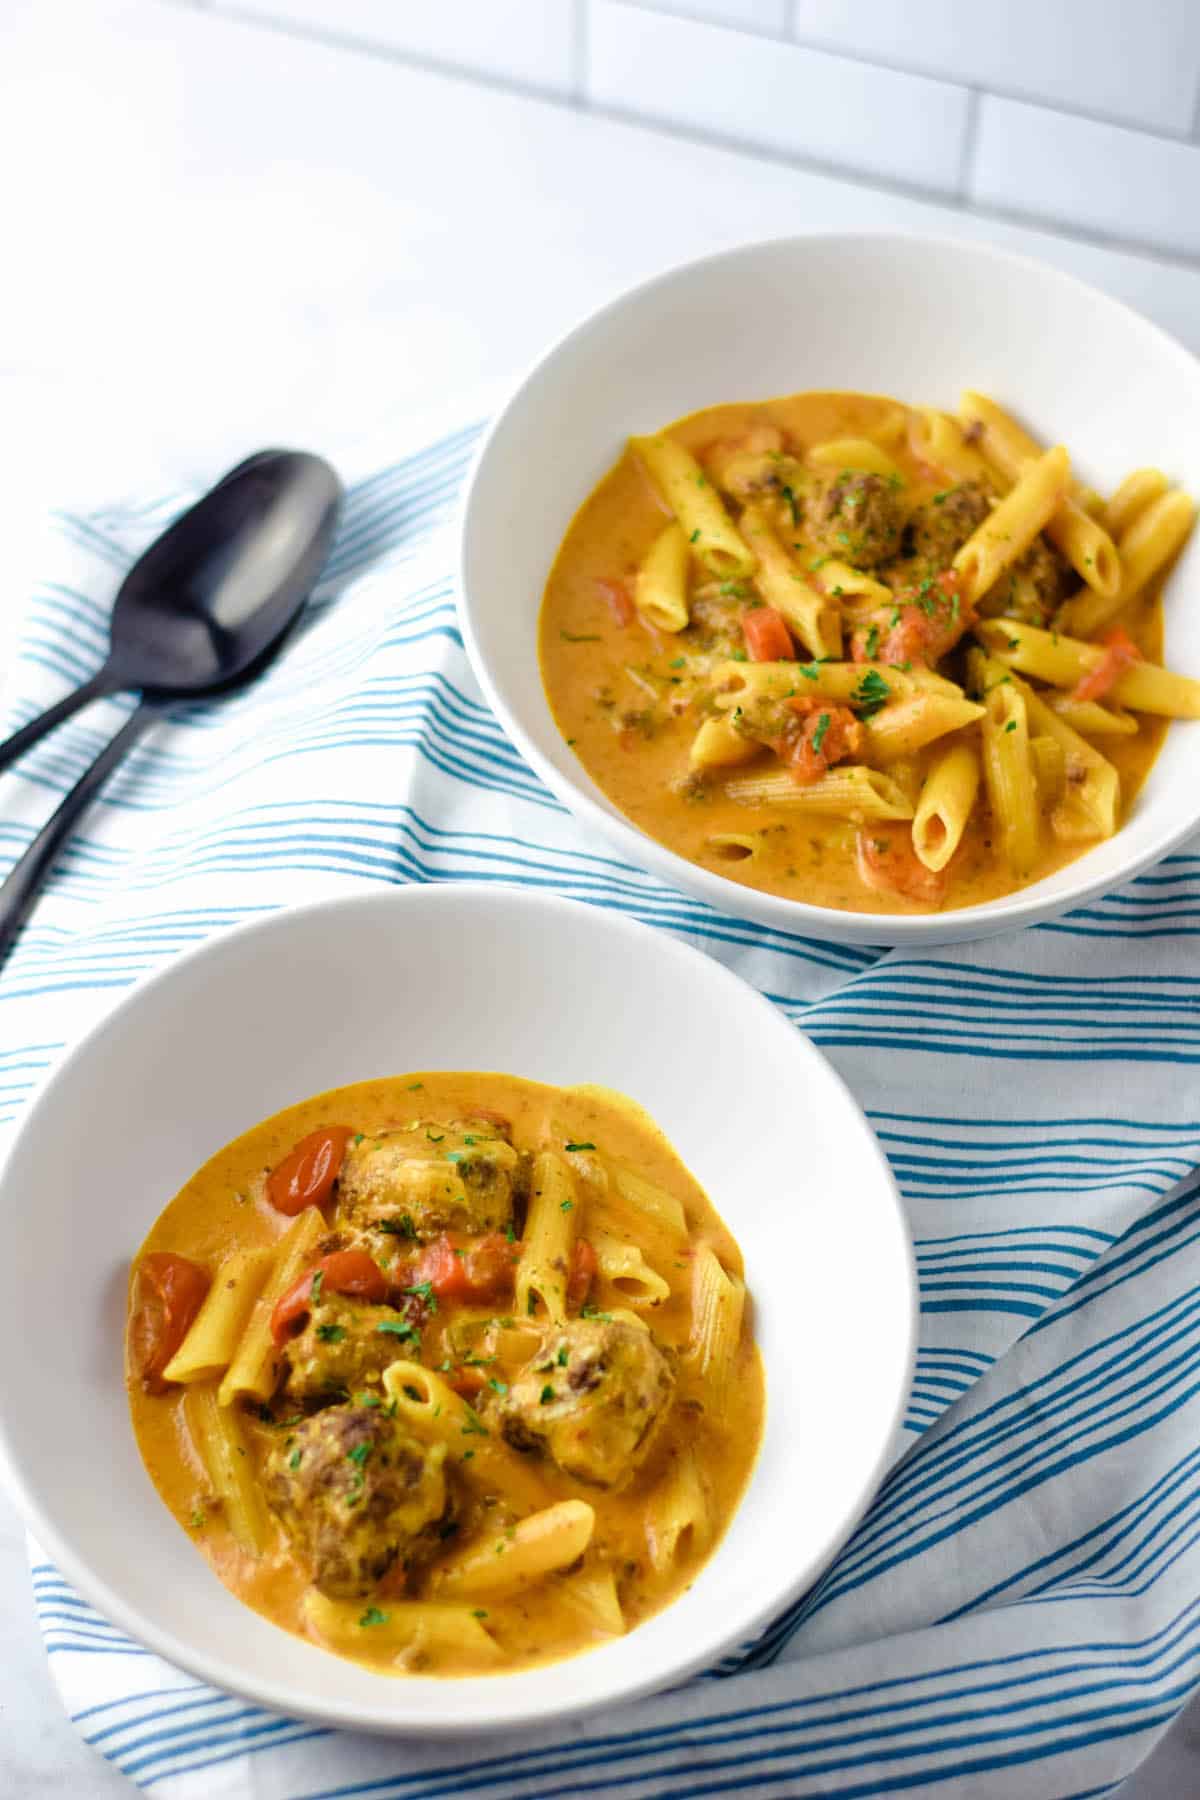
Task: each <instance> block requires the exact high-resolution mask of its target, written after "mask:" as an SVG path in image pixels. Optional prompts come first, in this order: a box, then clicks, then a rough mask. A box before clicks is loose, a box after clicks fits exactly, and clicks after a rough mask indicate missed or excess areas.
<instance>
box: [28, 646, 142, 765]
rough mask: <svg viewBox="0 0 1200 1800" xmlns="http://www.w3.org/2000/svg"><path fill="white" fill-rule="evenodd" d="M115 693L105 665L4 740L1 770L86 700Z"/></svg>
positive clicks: (75, 710) (86, 701) (29, 748)
mask: <svg viewBox="0 0 1200 1800" xmlns="http://www.w3.org/2000/svg"><path fill="white" fill-rule="evenodd" d="M116 692H117V689H116V687H115V686H114V685H113V680H112V677H111V675H110V674H109V672H108V665H107V664H105V666H104V668H102V669H98V670H97V671H96V673H95V674H94V675H93V676H92V678H91V680H90V681H85V682H84V684H83V686H82V687H78V688H76V689H75V692H74V693H73V694H67V695H66V696H65V697H64V698H63V699H61V700H56V701H55V703H54V705H53V706H48V707H47V708H46V711H45V712H44V713H39V714H38V716H37V718H36V719H30V721H29V723H28V725H22V727H21V729H20V731H14V732H13V734H12V736H11V737H10V738H6V739H5V741H4V743H2V744H0V769H7V767H8V765H9V764H10V763H14V762H16V760H17V758H18V756H24V754H25V752H26V751H27V750H31V749H32V748H33V746H34V745H35V744H36V743H37V741H38V739H39V738H43V737H45V735H46V733H47V732H48V731H53V730H54V727H55V726H56V725H61V724H62V722H63V720H64V719H69V718H70V717H71V714H72V713H76V712H78V711H79V709H80V707H81V706H86V705H87V703H88V701H89V700H99V699H100V697H101V695H103V694H115V693H116Z"/></svg>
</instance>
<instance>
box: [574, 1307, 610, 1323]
mask: <svg viewBox="0 0 1200 1800" xmlns="http://www.w3.org/2000/svg"><path fill="white" fill-rule="evenodd" d="M579 1316H580V1318H581V1319H601V1320H603V1322H604V1323H605V1324H606V1325H608V1324H611V1323H612V1314H611V1313H606V1312H597V1310H596V1308H595V1307H594V1306H581V1307H580V1309H579Z"/></svg>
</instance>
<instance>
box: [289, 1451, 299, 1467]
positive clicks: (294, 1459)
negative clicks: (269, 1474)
mask: <svg viewBox="0 0 1200 1800" xmlns="http://www.w3.org/2000/svg"><path fill="white" fill-rule="evenodd" d="M301 1454H302V1452H301V1451H299V1450H293V1451H292V1454H291V1455H290V1456H289V1457H288V1468H289V1469H298V1468H299V1467H300V1457H301Z"/></svg>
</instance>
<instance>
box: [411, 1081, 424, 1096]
mask: <svg viewBox="0 0 1200 1800" xmlns="http://www.w3.org/2000/svg"><path fill="white" fill-rule="evenodd" d="M424 1086H425V1083H424V1082H423V1081H410V1082H409V1084H408V1091H409V1093H410V1094H415V1093H418V1092H419V1091H420V1089H421V1088H423V1087H424Z"/></svg>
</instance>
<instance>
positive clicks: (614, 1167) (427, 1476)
mask: <svg viewBox="0 0 1200 1800" xmlns="http://www.w3.org/2000/svg"><path fill="white" fill-rule="evenodd" d="M126 1356H127V1380H128V1391H129V1402H130V1408H131V1413H132V1419H133V1427H134V1431H135V1433H136V1437H137V1442H138V1446H139V1449H140V1451H141V1454H142V1457H143V1460H144V1462H145V1465H146V1468H147V1469H148V1471H149V1473H150V1475H151V1477H152V1479H153V1481H154V1483H155V1486H156V1487H157V1489H158V1492H159V1493H160V1495H161V1496H162V1498H163V1500H164V1501H165V1502H166V1504H167V1506H168V1507H169V1508H170V1510H171V1512H172V1513H173V1514H174V1516H175V1518H176V1519H177V1520H178V1522H179V1524H180V1525H181V1526H182V1527H183V1529H184V1530H185V1531H186V1532H187V1533H188V1534H189V1536H190V1537H191V1538H192V1540H193V1542H194V1543H195V1545H196V1546H197V1548H198V1549H199V1550H200V1551H201V1552H202V1554H203V1555H204V1556H205V1557H206V1558H207V1559H208V1561H209V1563H210V1564H211V1566H212V1568H213V1569H214V1571H215V1572H216V1574H217V1575H218V1576H219V1577H220V1579H221V1580H222V1581H223V1582H224V1583H225V1585H226V1586H227V1587H228V1588H230V1589H231V1590H232V1592H233V1593H235V1594H236V1595H237V1596H238V1597H239V1599H241V1600H243V1601H245V1602H246V1604H247V1605H249V1606H252V1607H253V1608H255V1610H256V1611H258V1612H260V1613H262V1614H264V1615H265V1616H266V1617H267V1618H269V1619H271V1620H272V1621H273V1622H274V1623H275V1624H277V1625H280V1626H282V1627H283V1628H284V1629H285V1630H288V1631H293V1632H297V1633H300V1634H302V1635H305V1636H308V1637H309V1638H312V1639H314V1640H315V1641H316V1642H318V1643H320V1644H322V1645H323V1646H325V1647H327V1648H329V1649H331V1650H334V1651H336V1652H338V1653H340V1654H342V1655H345V1656H349V1657H352V1658H354V1659H355V1660H358V1661H361V1662H364V1663H368V1664H370V1665H371V1666H372V1667H374V1668H376V1669H379V1670H383V1671H387V1672H392V1673H405V1672H422V1673H429V1674H438V1675H466V1674H485V1673H505V1672H508V1671H512V1670H516V1669H521V1668H526V1667H529V1666H530V1665H533V1664H537V1663H541V1662H546V1661H549V1660H552V1659H557V1658H560V1657H564V1656H568V1655H572V1654H574V1653H576V1652H578V1651H580V1650H584V1649H587V1648H589V1647H591V1646H594V1645H598V1644H601V1643H604V1642H606V1641H609V1640H611V1639H612V1638H614V1637H617V1636H619V1635H620V1634H622V1633H623V1632H626V1631H628V1630H630V1629H632V1628H633V1627H634V1626H636V1625H637V1624H639V1623H640V1622H641V1620H643V1619H645V1618H646V1617H648V1616H649V1615H650V1614H651V1613H654V1612H656V1611H658V1610H659V1609H660V1608H661V1607H663V1606H665V1605H666V1604H668V1603H669V1602H670V1601H671V1600H673V1599H674V1598H676V1597H677V1596H678V1595H679V1594H680V1593H681V1592H682V1591H683V1590H684V1589H685V1588H686V1587H687V1586H688V1585H689V1584H690V1583H691V1582H692V1581H693V1580H694V1578H695V1576H696V1573H697V1571H698V1570H699V1569H700V1567H701V1565H702V1564H703V1563H704V1562H705V1560H706V1559H707V1558H708V1557H709V1556H710V1555H711V1554H712V1551H713V1550H714V1548H715V1546H716V1544H717V1542H718V1540H719V1539H720V1537H721V1534H722V1532H723V1531H724V1530H725V1528H726V1526H727V1525H728V1523H729V1521H730V1518H731V1517H732V1515H733V1513H734V1511H735V1510H736V1508H737V1505H738V1502H739V1500H740V1498H741V1495H742V1493H743V1491H744V1489H745V1486H746V1483H747V1481H748V1479H749V1475H750V1470H751V1468H752V1465H753V1463H754V1459H755V1456H756V1454H757V1451H758V1447H759V1442H760V1439H761V1434H762V1421H763V1406H764V1390H763V1376H762V1368H761V1363H760V1359H759V1356H758V1352H757V1350H756V1348H755V1346H754V1342H753V1338H752V1334H751V1329H750V1317H749V1306H748V1303H747V1299H746V1291H745V1288H744V1285H743V1282H742V1260H741V1256H740V1254H739V1251H738V1247H737V1245H736V1243H735V1242H734V1240H733V1238H732V1237H731V1236H730V1234H729V1232H728V1231H727V1230H726V1228H725V1227H724V1225H723V1224H722V1222H721V1220H720V1219H719V1218H718V1216H717V1214H716V1212H715V1211H714V1209H713V1207H712V1205H711V1204H710V1202H709V1201H708V1199H707V1198H706V1197H705V1195H704V1193H703V1192H702V1191H701V1189H700V1188H699V1187H698V1186H697V1184H696V1182H695V1181H694V1180H693V1179H692V1177H691V1176H690V1175H689V1174H688V1172H687V1170H686V1169H685V1168H684V1166H683V1165H682V1163H681V1162H680V1161H679V1159H678V1157H677V1156H676V1155H675V1154H674V1152H673V1150H672V1149H671V1147H670V1145H669V1144H668V1143H667V1142H666V1140H665V1139H664V1138H663V1136H662V1135H661V1133H660V1132H659V1131H658V1130H657V1129H656V1128H655V1127H654V1125H653V1123H652V1122H651V1120H650V1119H649V1118H648V1117H647V1116H646V1115H645V1114H644V1113H643V1112H641V1111H640V1109H639V1108H637V1107H636V1106H635V1105H634V1104H633V1103H632V1102H630V1101H628V1100H625V1099H623V1098H622V1097H621V1096H619V1095H616V1094H613V1093H610V1092H608V1091H607V1090H604V1089H599V1088H588V1087H579V1088H571V1089H559V1088H551V1087H546V1086H542V1085H540V1084H537V1083H534V1082H529V1081H524V1080H521V1079H519V1078H516V1077H510V1076H504V1075H492V1074H489V1075H480V1074H446V1073H427V1074H417V1075H408V1076H400V1077H396V1078H394V1079H389V1080H383V1081H373V1082H365V1083H361V1084H358V1085H356V1086H353V1087H347V1088H341V1089H337V1090H335V1091H333V1092H330V1093H326V1094H321V1095H318V1096H317V1097H316V1098H314V1099H312V1100H307V1101H305V1102H303V1103H302V1104H300V1105H297V1106H293V1107H290V1108H289V1109H288V1110H286V1111H285V1112H282V1113H279V1114H277V1115H276V1116H275V1117H274V1118H272V1119H268V1120H267V1121H266V1122H265V1123H263V1124H261V1125H259V1126H257V1127H255V1129H254V1130H252V1131H249V1132H247V1133H246V1134H245V1135H244V1136H243V1137H241V1138H239V1139H237V1140H236V1141H235V1142H234V1143H232V1144H230V1145H228V1146H227V1147H226V1148H225V1149H224V1150H222V1151H220V1152H219V1153H218V1154H217V1155H216V1156H214V1157H213V1158H212V1160H211V1161H210V1162H208V1163H207V1164H205V1166H204V1167H203V1168H202V1169H200V1170H199V1172H198V1173H197V1174H196V1175H194V1176H193V1177H192V1179H191V1180H190V1181H189V1182H188V1183H187V1184H186V1186H185V1187H184V1188H183V1189H182V1190H181V1192H180V1193H179V1194H177V1195H176V1197H175V1198H174V1199H173V1200H172V1201H171V1202H170V1204H169V1205H168V1206H167V1207H166V1208H165V1210H164V1211H163V1213H162V1214H161V1215H160V1217H159V1218H158V1220H157V1221H156V1223H155V1225H154V1227H153V1229H152V1230H151V1232H150V1234H149V1236H148V1237H147V1239H146V1241H145V1243H144V1244H143V1246H142V1248H141V1250H140V1251H139V1252H138V1255H137V1257H136V1258H135V1260H134V1263H133V1267H132V1271H131V1277H130V1290H129V1320H128V1329H127V1339H126Z"/></svg>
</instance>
